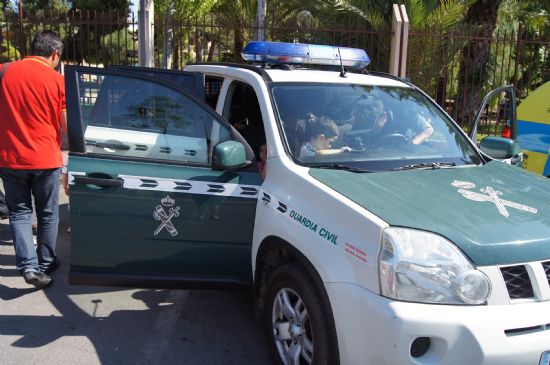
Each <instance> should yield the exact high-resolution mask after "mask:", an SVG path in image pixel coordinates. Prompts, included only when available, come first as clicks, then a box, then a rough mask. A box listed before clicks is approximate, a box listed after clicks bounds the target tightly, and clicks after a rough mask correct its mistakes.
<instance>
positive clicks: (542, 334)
mask: <svg viewBox="0 0 550 365" xmlns="http://www.w3.org/2000/svg"><path fill="white" fill-rule="evenodd" d="M325 285H326V288H327V292H328V295H329V298H330V302H331V305H332V310H333V313H334V319H335V322H336V329H337V334H338V344H339V348H340V360H341V364H345V365H352V364H362V365H367V364H372V365H374V364H375V365H383V364H392V365H406V364H415V365H427V364H441V365H445V364H469V365H477V364H479V365H523V364H525V365H539V361H540V360H541V355H542V354H543V352H545V351H550V301H547V302H530V303H522V304H506V305H491V306H488V305H485V306H451V305H432V304H419V303H407V302H398V301H393V300H389V299H387V298H384V297H381V296H379V295H377V294H374V293H372V292H370V291H368V290H366V289H364V288H362V287H360V286H358V285H354V284H347V283H327V284H325ZM419 337H428V338H429V339H430V341H429V342H430V346H429V348H428V351H427V352H426V353H425V354H424V355H422V356H419V357H413V356H412V355H411V344H412V343H413V341H414V340H415V339H417V338H419ZM544 365H547V364H544Z"/></svg>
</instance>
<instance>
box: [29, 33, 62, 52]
mask: <svg viewBox="0 0 550 365" xmlns="http://www.w3.org/2000/svg"><path fill="white" fill-rule="evenodd" d="M54 51H59V54H60V55H61V52H62V51H63V42H62V41H61V38H60V37H59V34H57V33H56V32H54V31H51V30H45V31H43V32H40V33H38V34H37V35H35V36H34V40H33V41H32V54H33V56H41V57H50V56H51V55H52V53H54Z"/></svg>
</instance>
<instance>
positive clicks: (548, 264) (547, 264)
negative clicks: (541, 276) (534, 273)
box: [542, 261, 550, 285]
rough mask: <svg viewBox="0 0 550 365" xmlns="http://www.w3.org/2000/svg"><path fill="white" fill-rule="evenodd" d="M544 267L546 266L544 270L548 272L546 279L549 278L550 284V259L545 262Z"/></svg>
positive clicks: (549, 282) (549, 283)
mask: <svg viewBox="0 0 550 365" xmlns="http://www.w3.org/2000/svg"><path fill="white" fill-rule="evenodd" d="M542 267H543V268H544V272H545V273H546V280H548V285H550V261H546V262H543V263H542Z"/></svg>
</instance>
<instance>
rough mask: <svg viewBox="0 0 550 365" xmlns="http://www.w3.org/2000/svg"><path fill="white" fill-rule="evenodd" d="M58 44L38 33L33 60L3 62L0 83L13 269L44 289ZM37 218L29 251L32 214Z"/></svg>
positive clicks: (54, 196) (49, 263)
mask: <svg viewBox="0 0 550 365" xmlns="http://www.w3.org/2000/svg"><path fill="white" fill-rule="evenodd" d="M62 50H63V43H62V42H61V39H60V37H59V35H58V34H57V33H55V32H51V31H45V32H41V33H39V34H37V35H36V36H35V38H34V40H33V43H32V56H29V57H25V58H24V59H22V60H19V61H16V62H13V63H9V64H4V65H2V69H3V71H4V73H3V75H2V78H1V80H0V115H1V116H2V117H1V118H0V176H1V177H2V181H3V183H4V190H5V194H6V203H7V206H8V210H9V218H10V226H11V231H12V236H13V243H14V246H15V256H16V262H17V270H19V272H20V273H21V275H22V276H23V277H24V279H25V281H26V282H27V283H28V284H31V285H33V286H35V287H36V288H44V287H46V286H48V285H50V284H51V283H52V278H51V277H50V276H49V274H50V273H51V272H52V271H53V270H55V269H56V268H57V267H58V266H59V260H58V259H57V256H56V254H55V246H56V240H57V227H58V223H59V209H58V208H59V206H58V193H59V177H60V167H61V166H62V165H63V158H62V154H61V133H62V132H65V131H66V128H67V127H66V125H67V122H66V112H65V83H64V80H63V76H62V75H61V74H59V73H58V72H56V71H55V69H56V68H57V67H58V65H59V62H60V57H61V52H62ZM31 195H32V196H34V201H35V206H36V215H37V218H38V233H37V247H36V249H35V247H34V241H33V235H32V227H31V216H32V198H31Z"/></svg>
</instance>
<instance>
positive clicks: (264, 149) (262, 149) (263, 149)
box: [259, 144, 267, 161]
mask: <svg viewBox="0 0 550 365" xmlns="http://www.w3.org/2000/svg"><path fill="white" fill-rule="evenodd" d="M259 152H260V160H262V161H265V160H267V147H266V145H265V144H263V145H261V146H260V150H259Z"/></svg>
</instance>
